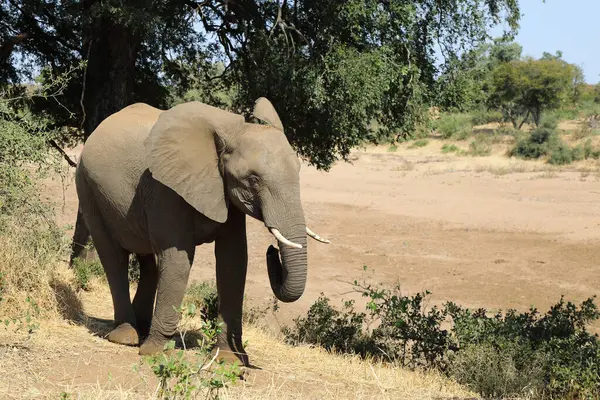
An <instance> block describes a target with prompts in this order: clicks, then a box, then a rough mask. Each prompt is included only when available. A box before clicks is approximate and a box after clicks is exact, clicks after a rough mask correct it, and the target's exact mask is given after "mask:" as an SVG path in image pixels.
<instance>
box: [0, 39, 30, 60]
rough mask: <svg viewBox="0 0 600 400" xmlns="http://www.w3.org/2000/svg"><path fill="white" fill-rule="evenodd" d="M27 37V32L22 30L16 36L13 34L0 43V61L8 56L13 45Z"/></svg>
mask: <svg viewBox="0 0 600 400" xmlns="http://www.w3.org/2000/svg"><path fill="white" fill-rule="evenodd" d="M28 37H29V34H28V33H27V32H24V33H21V34H19V35H17V36H13V37H11V38H9V39H8V40H5V41H4V43H2V45H0V62H2V61H4V60H6V59H7V58H8V57H10V55H11V53H12V51H13V49H14V47H15V46H16V45H18V44H20V43H23V42H24V41H25V40H27V38H28Z"/></svg>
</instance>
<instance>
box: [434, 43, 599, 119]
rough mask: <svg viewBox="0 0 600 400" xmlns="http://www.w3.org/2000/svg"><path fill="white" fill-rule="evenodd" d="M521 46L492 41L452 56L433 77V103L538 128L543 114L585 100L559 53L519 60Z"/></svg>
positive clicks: (577, 74) (573, 70)
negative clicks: (492, 112)
mask: <svg viewBox="0 0 600 400" xmlns="http://www.w3.org/2000/svg"><path fill="white" fill-rule="evenodd" d="M521 53H522V47H521V45H519V44H518V43H515V42H511V41H509V40H506V39H505V38H500V39H495V40H494V41H493V42H492V43H485V44H482V45H480V46H477V47H475V48H473V49H471V50H470V51H468V52H465V53H464V54H462V55H461V57H460V58H459V57H455V58H454V59H452V60H451V61H450V62H449V63H448V64H447V65H446V69H445V72H444V73H443V74H442V75H441V76H440V77H439V78H438V91H437V94H438V97H437V99H436V102H437V105H438V106H439V107H440V108H441V109H442V110H445V111H459V112H479V111H481V110H482V109H484V110H500V111H501V112H502V114H503V117H504V120H505V121H507V122H509V121H510V122H511V123H512V124H513V126H514V128H515V129H520V128H521V127H522V126H523V124H524V123H526V122H528V121H532V122H533V123H535V124H536V125H538V126H539V124H540V121H541V116H542V113H543V112H544V111H546V110H552V109H556V108H558V107H561V106H564V105H569V104H575V103H577V102H581V101H583V100H585V98H589V97H591V96H590V94H589V93H587V91H589V89H586V85H585V82H584V79H583V71H582V70H581V68H580V67H578V66H577V65H574V64H569V63H567V62H566V61H564V60H563V59H562V52H560V51H557V52H556V53H555V54H550V53H547V52H545V53H543V55H542V57H541V58H540V59H538V60H536V59H533V58H531V57H525V58H524V57H522V56H521Z"/></svg>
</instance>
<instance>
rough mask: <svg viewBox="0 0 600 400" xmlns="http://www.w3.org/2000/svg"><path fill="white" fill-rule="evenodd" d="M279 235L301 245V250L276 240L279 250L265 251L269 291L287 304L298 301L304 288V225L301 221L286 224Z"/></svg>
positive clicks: (271, 247)
mask: <svg viewBox="0 0 600 400" xmlns="http://www.w3.org/2000/svg"><path fill="white" fill-rule="evenodd" d="M281 233H282V235H283V236H284V237H285V238H286V239H288V240H290V241H291V242H294V243H297V244H300V245H302V248H297V247H292V246H289V245H288V244H285V243H282V242H281V241H280V240H278V244H279V248H280V250H277V249H276V248H275V247H273V246H269V248H268V249H267V270H268V273H269V281H270V282H271V289H272V290H273V293H274V294H275V297H277V299H278V300H280V301H282V302H284V303H289V302H293V301H296V300H298V299H299V298H300V296H302V293H304V287H305V286H306V272H307V268H306V267H307V256H306V225H305V224H304V221H303V220H302V221H301V222H299V223H296V224H287V225H286V226H285V228H281ZM280 252H281V259H280V255H279V253H280Z"/></svg>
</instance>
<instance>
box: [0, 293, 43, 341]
mask: <svg viewBox="0 0 600 400" xmlns="http://www.w3.org/2000/svg"><path fill="white" fill-rule="evenodd" d="M0 301H2V298H0ZM25 301H26V303H27V308H26V310H25V312H24V313H23V314H22V315H21V316H19V317H12V318H10V317H7V318H4V319H0V322H2V323H3V324H4V327H5V328H8V327H10V326H13V327H14V328H15V330H14V332H19V331H26V332H27V335H31V334H33V333H34V332H35V331H37V330H38V329H39V327H40V323H39V317H40V307H39V306H38V304H37V302H36V301H35V300H34V299H32V298H31V297H27V298H26V299H25Z"/></svg>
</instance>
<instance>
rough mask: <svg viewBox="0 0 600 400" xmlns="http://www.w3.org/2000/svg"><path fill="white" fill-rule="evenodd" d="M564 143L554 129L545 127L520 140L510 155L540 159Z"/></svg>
mask: <svg viewBox="0 0 600 400" xmlns="http://www.w3.org/2000/svg"><path fill="white" fill-rule="evenodd" d="M561 143H562V141H561V140H560V138H559V137H558V135H557V134H556V132H555V131H554V130H553V129H550V128H547V127H543V128H539V129H535V130H534V131H532V132H531V134H530V135H529V136H527V137H525V138H523V139H521V140H519V141H518V142H517V144H516V146H515V147H514V148H513V149H512V150H511V152H510V155H511V156H516V157H519V158H524V159H538V158H540V157H543V156H546V155H548V154H550V153H551V152H552V151H553V150H554V149H557V148H558V147H559V146H560V144H561Z"/></svg>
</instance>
